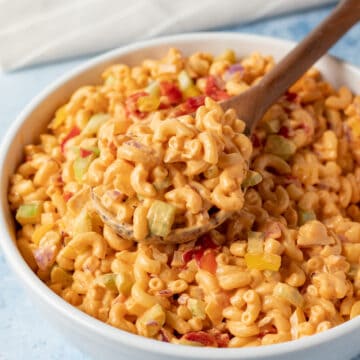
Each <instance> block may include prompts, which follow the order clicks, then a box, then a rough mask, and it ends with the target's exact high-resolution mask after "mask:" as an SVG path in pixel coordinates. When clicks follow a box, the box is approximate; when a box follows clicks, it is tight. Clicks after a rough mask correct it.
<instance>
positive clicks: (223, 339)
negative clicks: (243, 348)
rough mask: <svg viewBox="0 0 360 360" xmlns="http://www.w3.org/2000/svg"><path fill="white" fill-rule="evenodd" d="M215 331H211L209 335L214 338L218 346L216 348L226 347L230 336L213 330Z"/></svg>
mask: <svg viewBox="0 0 360 360" xmlns="http://www.w3.org/2000/svg"><path fill="white" fill-rule="evenodd" d="M215 330H216V331H213V332H212V333H211V335H213V336H214V338H215V341H216V343H217V345H218V347H222V348H224V347H228V344H229V341H230V336H229V334H227V333H222V332H220V331H219V330H217V329H215Z"/></svg>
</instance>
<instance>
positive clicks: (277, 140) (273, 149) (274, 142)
mask: <svg viewBox="0 0 360 360" xmlns="http://www.w3.org/2000/svg"><path fill="white" fill-rule="evenodd" d="M295 151H296V145H295V144H294V143H293V142H292V141H291V140H288V139H286V138H285V137H283V136H281V135H270V136H268V138H267V141H266V145H265V152H267V153H270V154H274V155H277V156H279V157H281V158H283V159H284V160H287V159H289V158H290V157H291V156H292V155H294V154H295Z"/></svg>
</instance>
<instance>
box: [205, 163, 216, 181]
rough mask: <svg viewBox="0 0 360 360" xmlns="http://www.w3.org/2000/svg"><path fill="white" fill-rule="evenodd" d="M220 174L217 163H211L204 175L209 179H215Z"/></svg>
mask: <svg viewBox="0 0 360 360" xmlns="http://www.w3.org/2000/svg"><path fill="white" fill-rule="evenodd" d="M218 175H219V168H218V167H217V165H211V166H210V167H208V168H207V170H205V171H204V176H205V177H206V178H207V179H213V178H214V177H217V176H218Z"/></svg>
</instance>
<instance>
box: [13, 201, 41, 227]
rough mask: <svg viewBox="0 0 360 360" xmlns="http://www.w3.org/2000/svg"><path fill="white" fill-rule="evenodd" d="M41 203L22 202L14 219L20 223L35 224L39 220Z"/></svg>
mask: <svg viewBox="0 0 360 360" xmlns="http://www.w3.org/2000/svg"><path fill="white" fill-rule="evenodd" d="M41 211H42V204H41V203H32V204H23V205H20V207H19V208H18V209H17V212H16V216H15V217H16V220H17V221H18V222H19V223H20V224H21V225H25V224H36V223H37V222H39V221H40V216H41Z"/></svg>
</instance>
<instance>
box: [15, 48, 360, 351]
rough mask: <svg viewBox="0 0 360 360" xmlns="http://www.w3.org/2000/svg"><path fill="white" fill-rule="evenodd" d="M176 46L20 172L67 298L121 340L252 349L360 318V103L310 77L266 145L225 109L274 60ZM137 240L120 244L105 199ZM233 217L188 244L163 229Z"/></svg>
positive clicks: (46, 263) (264, 134) (30, 238)
mask: <svg viewBox="0 0 360 360" xmlns="http://www.w3.org/2000/svg"><path fill="white" fill-rule="evenodd" d="M273 64H274V62H273V59H272V58H271V57H269V56H262V55H260V54H258V53H254V54H251V55H250V56H247V57H245V58H242V59H237V58H236V56H235V53H234V52H233V51H231V50H227V51H225V52H224V53H223V54H220V55H217V56H214V55H212V54H208V53H204V52H197V53H194V54H192V55H190V56H189V57H185V56H183V55H182V54H181V53H180V51H178V50H176V49H170V50H169V51H168V53H167V54H166V56H165V57H164V58H162V59H160V60H154V59H147V60H144V61H143V62H142V63H141V64H140V65H139V66H134V67H129V66H127V65H124V64H117V65H113V66H111V67H110V68H108V69H107V70H106V71H105V72H104V74H103V82H102V83H101V84H100V85H93V86H85V87H82V88H80V89H79V90H77V91H76V92H75V93H74V94H73V95H72V96H71V98H70V100H69V101H68V103H66V104H64V105H63V106H62V107H60V108H59V109H58V110H57V111H56V113H55V114H54V117H53V119H52V120H51V122H50V124H49V127H48V131H47V132H46V133H43V134H41V135H40V136H39V142H38V143H37V144H30V145H27V146H25V157H24V160H23V162H22V163H21V164H20V166H19V167H18V168H17V170H16V173H15V174H14V175H13V176H12V177H11V183H10V188H9V203H10V206H11V209H12V210H13V211H14V214H15V217H16V220H17V223H18V228H17V245H18V248H19V250H20V252H21V253H22V255H23V257H24V259H25V260H26V262H27V263H28V265H29V266H30V267H31V269H32V270H33V271H34V272H35V273H36V274H37V275H38V277H39V278H40V279H41V280H42V281H44V282H45V283H46V284H47V285H48V286H49V287H50V288H51V289H52V290H53V291H54V292H56V293H57V294H58V295H59V296H61V297H62V298H63V299H65V300H66V301H67V302H69V303H70V304H72V305H74V306H76V307H77V308H79V309H80V310H82V311H84V312H86V313H87V314H89V315H91V316H93V317H95V318H97V319H99V320H101V321H103V322H106V323H107V324H110V325H112V326H114V327H117V328H119V329H121V330H125V331H128V332H132V333H134V334H139V335H142V336H146V337H150V338H153V339H157V340H161V341H165V342H171V343H175V344H186V345H197V346H214V347H243V346H258V345H267V344H274V343H279V342H284V341H289V340H294V339H299V338H301V337H304V336H309V335H312V334H316V333H319V332H322V331H324V330H327V329H329V328H331V327H334V326H336V325H338V324H341V323H343V322H344V321H347V320H350V319H352V318H354V317H355V316H357V315H359V314H360V264H359V260H360V208H359V201H360V187H359V184H360V166H359V164H360V97H359V96H354V95H353V94H352V93H351V91H350V90H349V89H347V88H346V87H341V88H340V89H334V88H333V87H332V86H331V85H330V84H329V83H327V82H326V81H324V80H323V79H322V77H321V75H320V73H319V71H317V70H316V69H311V70H309V71H308V72H307V73H306V74H305V75H304V76H303V77H302V78H301V79H300V80H299V81H298V82H296V84H294V85H293V86H292V87H291V88H290V89H289V90H288V92H287V93H286V94H285V95H284V96H282V97H281V99H280V100H279V101H278V102H277V103H276V104H275V105H273V106H272V107H271V108H270V109H269V110H268V112H267V113H266V114H265V116H264V117H263V119H262V120H261V122H260V124H259V126H258V128H257V129H256V131H255V132H254V134H253V135H252V137H251V142H250V140H249V139H248V138H247V137H246V136H245V135H244V134H243V131H244V123H243V122H242V121H241V119H238V118H237V116H236V113H235V112H234V111H232V110H228V111H226V112H225V113H224V112H223V111H222V109H221V107H220V106H219V105H218V104H217V102H219V101H221V100H224V99H227V98H228V97H230V96H233V95H237V94H239V93H241V92H242V91H244V90H246V89H247V88H248V87H250V86H252V85H253V84H255V83H256V82H257V81H259V79H261V77H262V76H263V75H264V74H265V73H266V72H267V71H268V70H269V69H271V67H272V66H273ZM92 191H93V192H94V193H95V194H96V195H97V196H99V198H100V200H101V203H102V205H103V206H104V207H106V208H107V209H108V210H109V211H110V212H111V213H112V214H113V215H114V216H115V217H116V219H118V220H119V221H120V222H124V223H127V224H130V225H132V226H133V228H134V236H135V238H136V240H138V241H139V242H134V241H132V240H131V239H126V238H122V237H120V236H119V235H118V234H117V233H115V231H114V230H113V229H112V228H111V227H109V226H108V225H106V224H104V223H103V221H102V220H101V218H100V216H99V215H98V214H97V212H96V211H95V209H94V205H93V201H92V197H91V192H92ZM217 210H224V211H231V212H233V215H232V216H231V218H230V219H228V220H227V221H226V222H224V223H223V224H222V225H220V226H219V227H218V228H217V229H215V230H211V231H210V232H208V233H207V234H205V235H203V236H201V237H199V238H198V239H196V240H194V241H191V242H187V243H183V244H177V245H176V244H160V243H151V242H143V241H142V240H144V239H146V237H147V236H148V235H149V234H150V235H151V234H156V235H159V236H166V235H167V234H168V233H169V232H170V231H171V230H172V229H175V228H179V227H189V226H193V225H199V224H200V225H201V224H204V223H206V222H207V221H208V219H209V216H211V214H212V213H213V212H214V211H217Z"/></svg>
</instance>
